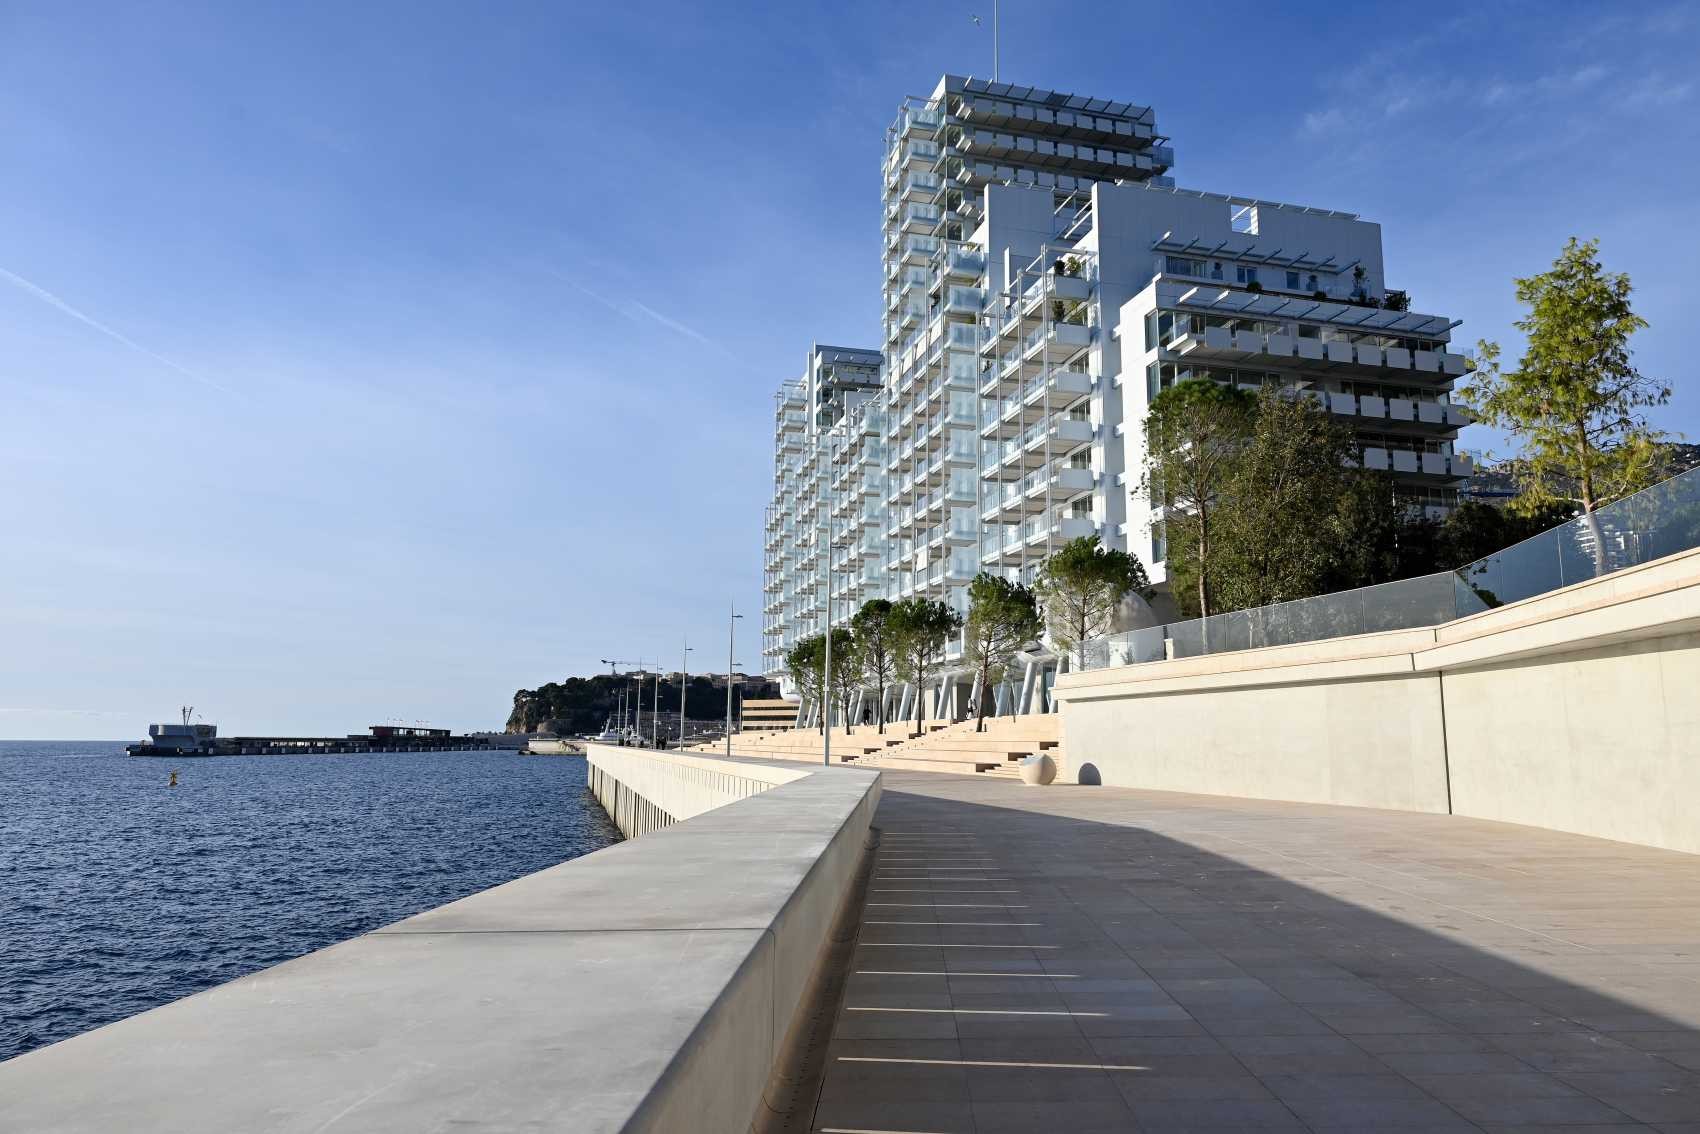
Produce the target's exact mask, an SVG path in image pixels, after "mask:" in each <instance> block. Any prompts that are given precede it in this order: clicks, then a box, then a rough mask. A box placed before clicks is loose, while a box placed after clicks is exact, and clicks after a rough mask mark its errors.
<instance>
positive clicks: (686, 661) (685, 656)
mask: <svg viewBox="0 0 1700 1134" xmlns="http://www.w3.org/2000/svg"><path fill="white" fill-rule="evenodd" d="M690 664H691V639H690V636H689V635H686V636H685V652H684V653H682V654H680V655H679V747H680V748H683V747H684V746H685V691H686V690H687V689H688V688H689V685H688V684H687V682H688V680H689V679H688V678H687V677H686V676H685V670H686V668H687V667H688V666H689V665H690Z"/></svg>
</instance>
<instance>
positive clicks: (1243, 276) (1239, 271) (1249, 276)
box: [1234, 264, 1257, 284]
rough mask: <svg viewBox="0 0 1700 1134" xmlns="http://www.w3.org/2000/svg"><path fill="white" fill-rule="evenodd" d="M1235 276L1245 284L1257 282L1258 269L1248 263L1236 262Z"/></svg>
mask: <svg viewBox="0 0 1700 1134" xmlns="http://www.w3.org/2000/svg"><path fill="white" fill-rule="evenodd" d="M1234 278H1235V279H1236V280H1238V281H1239V282H1240V283H1243V284H1247V283H1256V282H1257V269H1256V268H1253V267H1250V266H1248V265H1246V264H1235V265H1234Z"/></svg>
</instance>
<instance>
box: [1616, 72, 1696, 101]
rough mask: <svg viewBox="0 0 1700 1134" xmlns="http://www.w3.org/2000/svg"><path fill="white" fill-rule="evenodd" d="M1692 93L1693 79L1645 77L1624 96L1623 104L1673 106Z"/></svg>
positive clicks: (1658, 76) (1659, 76)
mask: <svg viewBox="0 0 1700 1134" xmlns="http://www.w3.org/2000/svg"><path fill="white" fill-rule="evenodd" d="M1692 93H1694V81H1693V80H1692V79H1670V78H1667V77H1666V76H1664V75H1658V74H1653V75H1645V76H1643V77H1642V78H1641V79H1640V80H1639V81H1638V82H1637V83H1636V84H1635V85H1634V86H1633V87H1631V88H1630V89H1629V91H1628V93H1627V94H1625V95H1624V96H1623V104H1624V105H1625V106H1629V107H1645V106H1671V105H1674V104H1675V103H1679V102H1681V101H1682V100H1683V99H1685V98H1687V97H1688V96H1689V95H1690V94H1692Z"/></svg>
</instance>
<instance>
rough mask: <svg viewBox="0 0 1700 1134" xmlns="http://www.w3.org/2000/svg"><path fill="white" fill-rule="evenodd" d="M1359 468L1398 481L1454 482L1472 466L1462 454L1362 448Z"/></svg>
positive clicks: (1470, 469) (1472, 470) (1473, 465)
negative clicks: (1361, 467)
mask: <svg viewBox="0 0 1700 1134" xmlns="http://www.w3.org/2000/svg"><path fill="white" fill-rule="evenodd" d="M1363 467H1364V468H1366V469H1370V470H1373V471H1377V472H1391V473H1393V474H1395V475H1397V476H1401V477H1412V478H1422V479H1432V480H1437V481H1442V482H1447V481H1454V480H1458V479H1460V478H1463V477H1467V476H1470V475H1472V474H1473V473H1474V472H1475V463H1474V462H1473V461H1471V460H1470V458H1469V457H1466V456H1463V455H1462V454H1447V453H1419V452H1416V451H1414V450H1411V449H1384V448H1380V447H1378V446H1366V447H1365V448H1364V454H1363Z"/></svg>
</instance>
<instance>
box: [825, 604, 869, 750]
mask: <svg viewBox="0 0 1700 1134" xmlns="http://www.w3.org/2000/svg"><path fill="white" fill-rule="evenodd" d="M824 660H825V659H824V658H823V659H822V661H823V662H824ZM866 677H867V664H866V662H865V661H864V659H863V656H862V650H861V646H860V644H859V643H858V642H857V641H856V637H855V635H854V634H852V633H851V632H850V630H849V628H847V627H844V626H834V627H833V628H832V673H831V674H830V675H829V677H828V681H829V682H830V684H831V686H832V701H833V704H834V705H835V706H836V707H837V709H838V715H839V716H840V717H842V718H843V720H844V731H845V732H851V731H854V730H853V728H852V726H851V722H850V703H851V702H852V701H854V700H855V699H856V691H857V690H858V689H860V688H861V687H862V682H863V681H864V680H866Z"/></svg>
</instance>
